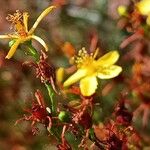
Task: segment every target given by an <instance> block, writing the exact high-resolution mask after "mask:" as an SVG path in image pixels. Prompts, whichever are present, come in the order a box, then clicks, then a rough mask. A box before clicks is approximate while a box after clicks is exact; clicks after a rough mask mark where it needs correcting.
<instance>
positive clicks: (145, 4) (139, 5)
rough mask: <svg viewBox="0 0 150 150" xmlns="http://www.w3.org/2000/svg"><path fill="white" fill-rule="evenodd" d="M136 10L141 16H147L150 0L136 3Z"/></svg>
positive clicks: (149, 9) (149, 10)
mask: <svg viewBox="0 0 150 150" xmlns="http://www.w3.org/2000/svg"><path fill="white" fill-rule="evenodd" d="M136 6H137V8H138V10H139V11H140V13H141V14H142V15H149V13H150V0H142V1H140V2H139V3H137V5H136Z"/></svg>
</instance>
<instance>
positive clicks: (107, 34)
mask: <svg viewBox="0 0 150 150" xmlns="http://www.w3.org/2000/svg"><path fill="white" fill-rule="evenodd" d="M121 4H124V5H129V0H32V1H27V0H5V1H4V0H0V5H1V9H0V34H5V33H10V32H12V31H11V30H10V24H9V23H8V22H7V21H6V16H7V14H12V13H14V12H15V10H21V11H27V12H29V15H30V17H29V27H31V26H32V25H33V23H34V21H35V20H36V18H37V17H38V16H39V14H40V13H41V12H42V11H43V10H44V9H45V8H46V7H48V6H49V5H57V9H55V10H54V11H52V13H50V14H49V15H48V16H47V17H45V18H44V19H43V21H42V22H41V23H40V24H39V26H38V28H37V30H36V35H40V37H41V38H43V39H44V40H45V41H46V43H48V46H49V51H48V55H49V61H51V62H52V63H53V64H54V65H55V67H56V68H57V67H68V66H69V62H68V59H67V57H66V56H65V55H64V53H65V49H64V45H65V44H66V42H69V44H71V47H72V48H74V49H76V50H79V49H81V48H82V47H86V48H87V49H88V50H89V51H90V50H91V51H92V50H93V49H95V48H96V47H100V54H103V53H106V52H107V51H109V50H119V45H120V43H121V42H122V40H123V39H124V38H125V37H126V36H127V33H126V32H125V31H122V30H120V29H119V28H118V27H117V20H118V18H119V16H118V14H117V7H118V6H119V5H121ZM33 44H34V45H35V47H36V48H37V49H39V50H40V49H41V48H42V47H41V46H40V45H39V44H37V43H33ZM8 50H9V46H8V41H7V40H0V150H52V149H55V147H53V144H52V143H54V145H55V142H54V141H52V139H51V138H49V137H48V136H47V133H46V131H45V129H44V127H42V126H39V128H40V133H39V134H38V135H37V136H34V135H33V134H32V132H31V126H30V123H29V122H20V123H19V124H18V125H16V126H15V125H14V124H15V122H16V120H18V119H20V118H21V117H22V116H23V114H24V109H25V108H27V107H29V106H30V105H31V104H32V99H33V97H34V92H35V90H36V89H37V88H38V89H41V90H42V92H44V91H46V90H45V87H44V86H43V85H42V84H40V80H39V79H36V78H35V74H34V72H33V69H31V68H29V67H25V66H22V62H24V61H25V60H27V59H30V58H28V57H27V56H25V55H24V52H23V51H19V50H17V52H16V54H15V55H14V57H13V58H12V59H10V60H5V59H4V58H5V56H6V54H7V52H8ZM122 53H125V52H121V54H122ZM131 64H132V62H131ZM127 66H129V64H127ZM102 84H105V81H104V82H102ZM123 88H124V85H123V84H121V83H119V84H118V85H117V86H116V87H115V89H113V90H112V91H111V92H110V94H108V95H107V96H105V98H104V99H105V103H103V107H104V110H106V111H105V112H106V113H105V115H104V114H103V113H102V110H98V111H97V112H95V116H94V117H95V120H96V122H98V121H99V120H103V119H104V117H105V116H109V114H111V109H109V108H111V107H112V106H113V105H114V103H115V101H116V100H117V99H118V97H116V95H118V93H119V92H120V91H121V90H122V89H123ZM44 96H45V99H46V98H47V95H46V92H45V95H44ZM114 99H115V100H114ZM108 110H110V111H108ZM139 124H140V123H139ZM137 126H138V125H137ZM139 126H140V125H139ZM141 130H142V132H143V134H144V133H146V132H147V131H149V130H148V129H147V130H144V129H141ZM145 136H146V138H147V139H148V140H149V135H148V134H146V135H145Z"/></svg>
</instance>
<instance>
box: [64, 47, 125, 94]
mask: <svg viewBox="0 0 150 150" xmlns="http://www.w3.org/2000/svg"><path fill="white" fill-rule="evenodd" d="M97 53H98V49H97V50H96V51H95V53H94V54H93V53H92V54H88V53H87V51H86V50H85V48H82V49H81V50H80V51H79V52H78V56H75V57H74V61H75V63H76V64H77V71H76V72H75V73H74V74H73V75H72V76H70V77H69V78H68V79H67V80H66V81H65V82H64V87H66V86H70V85H72V84H74V83H75V82H78V81H80V90H81V93H82V94H83V95H84V96H91V95H93V94H94V93H95V91H96V89H97V85H98V81H97V77H98V78H100V79H111V78H114V77H116V76H118V75H119V73H120V72H121V71H122V68H121V67H120V66H117V65H114V64H115V63H116V61H117V60H118V59H119V54H118V52H117V51H111V52H109V53H107V54H105V55H104V56H102V57H101V58H99V59H97V60H96V56H97Z"/></svg>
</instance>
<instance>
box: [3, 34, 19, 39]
mask: <svg viewBox="0 0 150 150" xmlns="http://www.w3.org/2000/svg"><path fill="white" fill-rule="evenodd" d="M13 38H18V36H16V35H9V34H8V35H0V39H13Z"/></svg>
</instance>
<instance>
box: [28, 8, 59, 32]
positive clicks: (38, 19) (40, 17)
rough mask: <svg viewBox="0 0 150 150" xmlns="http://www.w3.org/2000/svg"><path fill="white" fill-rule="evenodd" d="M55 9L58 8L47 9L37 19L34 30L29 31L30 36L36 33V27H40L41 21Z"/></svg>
mask: <svg viewBox="0 0 150 150" xmlns="http://www.w3.org/2000/svg"><path fill="white" fill-rule="evenodd" d="M54 8H56V6H50V7H48V8H46V9H45V10H44V11H43V12H42V13H41V15H40V16H39V17H38V18H37V20H36V21H35V23H34V25H33V26H32V28H31V29H30V31H29V34H32V33H33V32H34V30H35V29H36V27H37V26H38V24H39V23H40V22H41V20H42V19H43V18H44V17H45V16H47V15H48V14H49V13H50V12H51V11H52V10H53V9H54Z"/></svg>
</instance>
